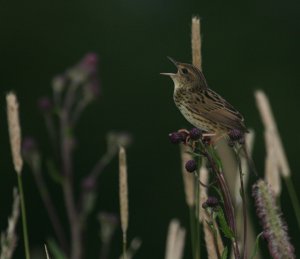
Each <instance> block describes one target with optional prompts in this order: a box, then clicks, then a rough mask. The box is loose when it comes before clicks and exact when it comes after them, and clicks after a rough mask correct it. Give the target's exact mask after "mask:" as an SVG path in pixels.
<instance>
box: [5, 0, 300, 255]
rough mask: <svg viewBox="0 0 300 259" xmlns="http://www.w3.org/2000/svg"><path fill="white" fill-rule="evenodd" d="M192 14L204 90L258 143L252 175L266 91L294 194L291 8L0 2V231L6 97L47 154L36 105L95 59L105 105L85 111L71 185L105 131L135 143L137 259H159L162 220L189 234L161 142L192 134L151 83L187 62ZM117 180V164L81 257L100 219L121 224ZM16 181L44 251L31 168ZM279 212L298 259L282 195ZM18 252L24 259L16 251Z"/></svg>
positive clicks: (172, 156)
mask: <svg viewBox="0 0 300 259" xmlns="http://www.w3.org/2000/svg"><path fill="white" fill-rule="evenodd" d="M193 14H198V15H200V17H201V23H202V36H203V48H202V52H203V69H204V73H205V75H206V77H207V80H208V83H209V85H210V87H212V88H213V89H214V90H216V91H217V92H219V93H220V94H222V95H223V96H224V97H226V99H227V100H229V101H230V102H231V103H232V104H233V105H234V106H235V107H237V108H238V109H239V110H240V111H241V112H242V113H243V114H244V116H245V118H246V123H247V125H248V126H249V127H252V128H254V129H255V131H256V132H257V138H256V143H255V150H254V152H255V153H254V159H255V162H256V164H257V167H258V169H259V171H260V172H263V168H264V165H263V163H264V156H265V151H264V142H263V134H262V124H261V122H260V117H259V114H258V111H257V109H256V106H255V102H254V98H253V91H254V90H255V89H257V88H262V89H264V90H265V92H266V93H267V95H268V96H269V98H270V101H271V104H272V107H273V110H274V114H275V117H276V119H277V121H278V124H279V126H278V127H279V131H280V133H281V136H282V139H283V142H284V146H285V147H286V150H287V155H288V158H289V161H290V164H291V168H292V172H293V179H294V183H295V185H296V188H299V184H298V181H299V179H300V177H299V175H298V174H299V164H298V159H299V154H298V153H299V148H298V146H299V144H300V137H299V134H298V132H299V131H300V124H299V100H298V98H299V93H300V90H299V81H300V74H299V67H300V50H299V46H300V4H299V2H298V1H295V0H294V1H293V0H287V1H279V0H277V1H259V0H257V1H235V2H234V1H232V2H231V1H217V0H213V1H197V2H196V1H179V0H177V1H171V0H168V1H167V0H151V1H149V0H147V1H146V0H127V1H126V0H112V1H101V0H98V1H96V0H87V1H82V0H74V1H62V0H59V1H58V0H55V1H38V0H35V1H33V0H31V1H8V0H1V1H0V90H1V100H0V107H1V108H0V110H1V113H0V118H1V119H0V151H1V153H0V164H1V167H0V168H1V172H0V179H1V180H0V190H1V195H0V208H1V209H0V212H1V213H0V226H1V229H4V228H5V227H6V218H7V215H8V214H9V213H10V207H11V190H12V187H13V186H14V185H16V176H15V173H14V172H13V167H12V164H11V156H10V149H9V145H8V134H7V127H6V115H5V99H4V96H5V93H6V92H7V91H9V90H11V89H13V90H15V91H16V93H17V94H18V97H19V101H20V107H21V123H22V131H23V135H24V136H25V135H34V136H35V137H36V138H37V139H38V140H39V142H40V146H41V147H42V148H45V150H47V151H49V147H48V144H47V137H46V131H45V129H44V124H43V120H42V116H41V114H40V112H39V111H38V110H37V108H36V100H37V99H38V97H39V96H41V95H49V94H50V93H51V88H50V84H51V80H52V78H53V76H54V75H56V74H59V73H62V72H63V71H64V70H65V69H66V68H67V67H70V66H72V65H73V64H74V63H76V62H78V60H80V59H81V58H82V57H83V56H84V55H85V53H87V52H96V53H97V54H98V55H99V59H100V61H99V63H100V66H99V73H100V78H101V91H102V95H101V98H100V99H99V100H98V101H97V102H96V103H94V104H93V105H91V106H90V107H89V108H88V109H87V110H86V112H85V113H84V116H83V117H82V119H81V121H80V125H79V128H78V130H77V132H76V133H77V134H78V143H79V148H78V149H77V151H76V153H75V156H76V174H77V175H78V178H79V176H80V175H84V174H86V173H87V172H88V171H89V169H90V168H91V167H92V165H93V162H94V161H96V160H97V159H98V158H99V156H100V155H101V154H103V153H104V151H105V134H106V133H107V132H108V131H110V130H112V129H114V130H125V131H128V132H130V133H132V135H133V136H134V143H133V145H132V146H131V147H130V149H129V150H128V169H129V198H130V228H129V238H130V239H131V238H133V237H134V236H140V237H141V238H142V239H143V245H142V248H141V250H140V251H139V254H138V255H137V258H143V259H146V258H163V256H164V247H165V236H166V232H167V226H168V222H169V220H170V219H171V218H173V217H178V218H179V219H180V220H181V221H182V222H183V224H184V225H185V226H188V221H187V218H188V217H187V216H188V214H187V210H186V207H185V204H184V195H183V188H182V182H181V175H180V160H179V154H178V149H177V147H175V146H172V145H171V144H169V141H168V133H169V132H171V131H174V130H176V129H178V128H181V127H190V125H188V123H187V122H186V121H185V120H184V119H183V118H182V116H181V115H180V113H179V112H178V111H177V109H176V107H175V105H174V103H173V100H172V92H173V84H172V82H171V81H170V80H169V79H167V78H163V77H161V76H160V75H159V72H172V71H175V70H174V67H173V66H172V64H171V63H170V62H169V61H168V60H167V59H166V56H167V55H168V56H171V57H174V58H176V59H178V60H179V61H184V62H190V61H191V50H190V25H191V16H192V15H193ZM47 151H46V152H47ZM117 171H118V169H117V160H114V162H113V163H112V164H111V165H110V166H109V167H108V168H107V169H106V170H105V172H104V174H103V175H102V176H101V178H100V179H99V201H98V207H97V210H95V213H94V214H93V215H92V217H91V218H90V224H91V225H90V226H91V228H90V230H91V231H90V234H89V238H88V242H89V246H88V247H89V249H88V251H89V254H88V255H89V258H95V257H96V255H97V253H96V251H97V245H98V242H99V241H98V239H97V232H98V225H97V221H96V219H95V215H96V212H97V211H100V210H106V211H111V212H116V213H118V192H117V189H118V177H117ZM23 177H24V181H25V182H24V184H25V186H24V187H25V192H26V201H27V211H28V223H29V231H30V240H31V245H32V246H33V247H34V246H39V247H42V244H43V242H44V240H45V239H44V238H45V237H47V236H49V235H51V234H52V230H51V228H50V226H49V221H48V218H47V215H46V213H45V211H44V208H43V205H42V203H41V200H40V198H39V195H38V192H37V190H36V188H35V185H34V181H33V178H32V175H31V173H30V171H29V170H28V167H25V169H24V175H23ZM52 190H53V192H55V199H56V201H57V203H58V204H59V207H60V209H61V210H62V212H63V211H64V207H63V205H62V204H61V198H60V197H61V196H60V195H61V193H60V192H59V191H57V190H58V189H57V187H56V186H53V185H52ZM298 193H300V192H298ZM281 203H282V209H283V212H284V214H285V218H286V220H287V222H288V224H289V226H290V233H291V236H292V240H293V243H294V244H295V246H296V249H297V245H296V244H297V242H298V243H299V242H300V239H299V236H300V235H299V233H298V229H297V228H296V220H295V217H294V215H293V213H292V208H291V205H290V204H289V202H288V196H287V195H286V189H284V190H283V196H282V201H281ZM63 213H64V212H63ZM20 230H21V229H20ZM120 237H121V234H120V232H118V233H117V235H116V238H115V241H114V246H113V251H112V255H113V256H112V257H111V258H116V256H117V255H118V254H119V253H120V242H121V239H120ZM187 248H188V250H189V243H188V246H187ZM297 250H298V249H297ZM18 252H19V257H18V258H22V256H21V252H22V244H21V243H19V248H18ZM187 258H188V256H187Z"/></svg>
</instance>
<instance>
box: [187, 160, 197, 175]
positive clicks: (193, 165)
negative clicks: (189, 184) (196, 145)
mask: <svg viewBox="0 0 300 259" xmlns="http://www.w3.org/2000/svg"><path fill="white" fill-rule="evenodd" d="M185 169H186V170H187V171H188V172H189V173H193V172H195V171H196V169H197V163H196V161H195V160H193V159H192V160H189V161H187V162H186V164H185Z"/></svg>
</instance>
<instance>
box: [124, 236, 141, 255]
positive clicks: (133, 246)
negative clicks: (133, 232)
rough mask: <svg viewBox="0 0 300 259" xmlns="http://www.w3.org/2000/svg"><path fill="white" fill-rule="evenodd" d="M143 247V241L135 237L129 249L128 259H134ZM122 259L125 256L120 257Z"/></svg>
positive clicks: (127, 252)
mask: <svg viewBox="0 0 300 259" xmlns="http://www.w3.org/2000/svg"><path fill="white" fill-rule="evenodd" d="M141 245H142V240H141V239H140V238H138V237H135V238H134V239H132V241H131V242H130V245H129V248H128V249H127V251H126V259H132V258H133V257H134V255H135V254H136V252H137V251H138V250H139V249H140V247H141ZM119 258H120V259H123V255H121V256H120V257H119Z"/></svg>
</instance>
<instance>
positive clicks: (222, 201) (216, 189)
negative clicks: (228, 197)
mask: <svg viewBox="0 0 300 259" xmlns="http://www.w3.org/2000/svg"><path fill="white" fill-rule="evenodd" d="M212 187H213V189H214V190H215V191H216V193H217V194H218V195H219V197H220V199H221V203H222V204H224V200H223V196H222V193H221V191H220V190H219V189H218V188H217V187H216V186H212Z"/></svg>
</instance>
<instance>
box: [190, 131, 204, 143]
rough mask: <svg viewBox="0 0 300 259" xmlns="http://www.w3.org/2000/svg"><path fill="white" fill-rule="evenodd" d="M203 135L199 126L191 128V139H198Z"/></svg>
mask: <svg viewBox="0 0 300 259" xmlns="http://www.w3.org/2000/svg"><path fill="white" fill-rule="evenodd" d="M201 136H202V131H201V130H200V129H198V128H192V129H191V130H190V138H191V140H198V139H199V138H201Z"/></svg>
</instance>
